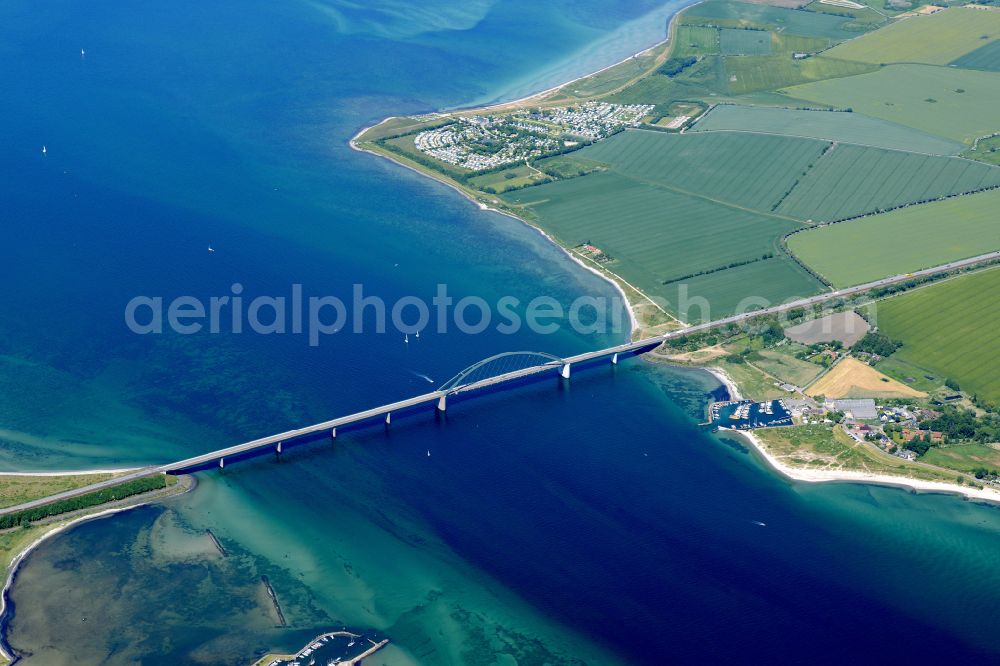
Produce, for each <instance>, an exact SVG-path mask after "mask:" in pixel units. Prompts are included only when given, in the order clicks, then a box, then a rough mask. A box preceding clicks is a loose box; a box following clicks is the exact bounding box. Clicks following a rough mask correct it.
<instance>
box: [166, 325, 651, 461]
mask: <svg viewBox="0 0 1000 666" xmlns="http://www.w3.org/2000/svg"><path fill="white" fill-rule="evenodd" d="M663 339H664V338H663V337H660V336H658V337H655V338H649V339H646V340H639V341H637V342H628V343H625V344H621V345H617V346H614V347H608V348H607V349H601V350H598V351H592V352H585V353H583V354H577V355H575V356H569V357H566V358H560V357H558V356H555V355H553V354H549V353H546V352H535V351H519V352H505V353H503V354H497V355H496V356H491V357H489V358H486V359H483V360H482V361H479V362H478V363H474V364H473V365H470V366H469V367H468V368H466V369H465V370H463V371H462V372H460V373H458V374H457V375H455V376H454V377H452V378H451V379H449V380H448V381H447V382H445V383H444V384H442V385H441V386H440V387H439V388H438V389H437V390H435V391H431V392H430V393H424V394H422V395H417V396H413V397H412V398H406V399H405V400H400V401H398V402H393V403H389V404H387V405H381V406H379V407H374V408H372V409H366V410H364V411H361V412H356V413H354V414H349V415H347V416H341V417H338V418H335V419H331V420H329V421H324V422H322V423H316V424H314V425H310V426H306V427H304V428H296V429H295V430H288V431H285V432H281V433H278V434H276V435H269V436H267V437H261V438H260V439H255V440H252V441H249V442H244V443H243V444H237V445H235V446H230V447H228V448H225V449H219V450H218V451H212V452H210V453H205V454H202V455H199V456H194V457H191V458H186V459H184V460H179V461H177V462H174V463H170V464H167V465H162V466H160V467H157V468H155V471H157V472H162V473H166V474H185V473H190V472H195V471H199V470H204V469H208V468H210V467H219V468H223V467H225V465H226V462H227V461H234V460H239V459H243V458H249V457H253V456H256V455H260V454H261V453H270V452H274V453H275V454H278V455H280V454H281V453H282V451H283V450H284V449H285V448H286V447H287V446H288V445H289V444H290V443H292V442H294V441H296V440H300V439H302V438H305V437H309V436H311V435H316V434H320V433H328V434H329V436H330V438H331V439H335V438H336V437H337V430H338V428H340V429H343V428H345V427H347V426H352V425H358V424H365V423H369V424H370V423H377V422H384V423H385V424H386V425H389V424H390V423H392V415H393V414H398V413H401V412H409V411H412V410H413V409H414V408H419V407H421V406H433V407H434V408H435V409H437V410H438V411H441V412H443V411H445V410H446V409H447V408H448V399H449V397H451V396H457V395H459V394H464V393H470V392H473V391H481V390H483V389H486V388H489V387H492V386H498V385H501V384H509V383H512V382H515V381H517V380H523V379H529V378H533V377H538V376H544V375H547V374H548V375H553V376H555V375H558V376H560V377H562V378H563V379H569V376H570V371H571V369H572V368H573V367H574V366H586V365H591V364H595V363H598V362H602V361H604V362H610V363H611V364H617V363H618V361H619V359H620V358H624V357H630V356H635V355H638V354H644V353H646V352H647V351H650V350H651V349H655V348H656V347H658V346H660V344H661V343H662V342H663Z"/></svg>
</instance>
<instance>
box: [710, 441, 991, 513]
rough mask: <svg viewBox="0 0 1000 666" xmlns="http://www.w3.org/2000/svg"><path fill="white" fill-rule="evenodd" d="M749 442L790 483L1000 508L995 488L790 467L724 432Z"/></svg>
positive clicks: (755, 443) (756, 446) (760, 445)
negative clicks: (949, 498)
mask: <svg viewBox="0 0 1000 666" xmlns="http://www.w3.org/2000/svg"><path fill="white" fill-rule="evenodd" d="M727 432H731V433H732V434H734V435H737V436H739V437H741V438H743V439H745V440H747V441H749V442H750V443H751V444H752V445H753V448H754V449H755V450H756V451H757V453H758V454H759V455H760V457H761V458H763V459H764V461H765V462H766V463H767V464H768V466H769V467H771V468H772V469H774V470H775V471H776V472H778V473H779V474H781V475H782V476H785V477H787V478H789V479H791V480H793V481H800V482H804V483H860V484H870V485H876V486H889V487H893V488H899V489H901V490H909V491H911V492H915V493H916V492H924V493H940V494H947V495H960V496H961V497H962V498H963V499H969V500H978V501H982V502H988V503H990V504H997V505H1000V490H996V489H994V488H983V489H982V490H980V489H978V488H969V487H967V486H960V485H958V484H957V483H945V482H943V481H924V480H922V479H911V478H909V477H905V476H893V475H891V474H872V473H870V472H860V471H852V470H837V471H828V470H818V469H804V468H800V467H791V466H789V465H786V464H784V463H783V462H781V461H780V460H778V459H777V458H775V457H774V456H773V455H772V454H771V452H770V451H768V450H767V447H766V446H764V443H763V442H761V441H760V438H759V437H757V436H756V435H754V434H753V432H750V431H742V430H741V431H735V430H734V431H727Z"/></svg>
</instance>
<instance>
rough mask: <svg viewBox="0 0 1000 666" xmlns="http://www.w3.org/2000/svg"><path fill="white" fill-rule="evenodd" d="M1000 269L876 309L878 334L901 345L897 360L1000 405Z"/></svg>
mask: <svg viewBox="0 0 1000 666" xmlns="http://www.w3.org/2000/svg"><path fill="white" fill-rule="evenodd" d="M997 293H1000V270H997V269H992V270H988V271H983V272H981V273H976V274H973V275H966V276H963V277H960V278H956V279H954V280H949V281H947V282H944V283H941V284H937V285H933V286H931V287H926V288H924V289H918V290H916V291H912V292H909V293H906V294H903V295H902V296H897V297H895V298H890V299H887V300H885V301H882V302H880V303H879V304H878V325H879V330H881V331H882V332H884V333H885V334H886V335H888V336H890V337H892V338H895V339H897V340H901V341H902V342H903V346H902V347H901V348H900V349H899V351H897V352H896V353H895V354H894V355H893V356H894V357H895V356H899V357H900V358H901V359H902V360H904V361H907V362H909V363H911V364H913V365H915V366H917V367H921V368H925V369H927V370H929V371H930V372H931V373H932V374H935V375H939V376H941V377H949V378H951V379H954V380H955V381H957V382H958V383H959V384H960V385H961V387H962V390H963V391H966V392H968V393H975V394H978V395H979V397H980V398H982V399H985V400H987V401H989V402H991V403H994V404H996V403H1000V373H997V371H996V362H995V359H997V358H998V356H1000V309H998V308H997V307H995V298H994V295H995V294H997Z"/></svg>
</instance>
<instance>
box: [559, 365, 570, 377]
mask: <svg viewBox="0 0 1000 666" xmlns="http://www.w3.org/2000/svg"><path fill="white" fill-rule="evenodd" d="M569 366H570V364H569V363H563V366H562V368H561V369H560V370H559V375H560V376H561V377H562V378H563V379H569Z"/></svg>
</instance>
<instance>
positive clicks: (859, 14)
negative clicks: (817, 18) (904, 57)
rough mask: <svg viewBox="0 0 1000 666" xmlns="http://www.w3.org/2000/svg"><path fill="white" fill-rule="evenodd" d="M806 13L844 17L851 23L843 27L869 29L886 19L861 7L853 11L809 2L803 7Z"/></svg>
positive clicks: (847, 8)
mask: <svg viewBox="0 0 1000 666" xmlns="http://www.w3.org/2000/svg"><path fill="white" fill-rule="evenodd" d="M802 9H804V10H805V11H807V12H817V13H819V14H836V15H837V16H845V17H849V18H850V19H851V22H850V23H849V24H847V25H846V26H845V27H847V28H854V27H858V28H861V27H866V28H869V29H872V28H876V27H878V26H879V25H881V24H883V23H885V22H886V21H887V20H888V19H887V18H886V16H885V14H881V13H879V12H877V11H875V10H874V9H871V8H870V7H863V8H862V9H854V8H851V7H837V6H836V5H827V4H824V3H821V2H811V3H809V4H808V5H806V6H805V7H803V8H802Z"/></svg>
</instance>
